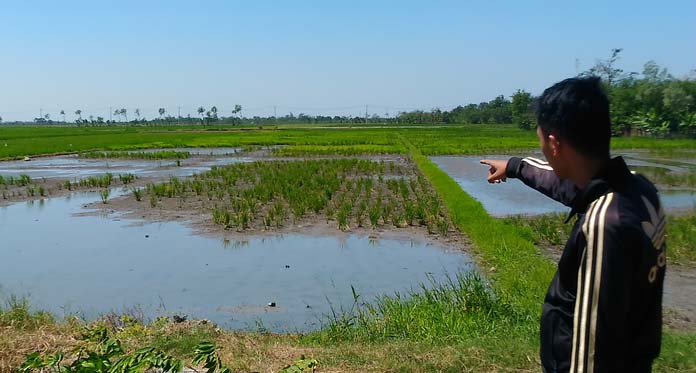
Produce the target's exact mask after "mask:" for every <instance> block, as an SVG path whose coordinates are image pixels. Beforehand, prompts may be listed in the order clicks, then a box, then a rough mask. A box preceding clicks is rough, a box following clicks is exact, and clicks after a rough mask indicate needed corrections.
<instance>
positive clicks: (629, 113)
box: [0, 48, 696, 137]
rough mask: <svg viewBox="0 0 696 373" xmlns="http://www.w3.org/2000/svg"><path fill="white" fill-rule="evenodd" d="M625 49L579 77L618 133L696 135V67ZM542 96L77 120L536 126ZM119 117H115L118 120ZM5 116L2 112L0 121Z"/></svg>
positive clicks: (120, 113) (122, 111)
mask: <svg viewBox="0 0 696 373" xmlns="http://www.w3.org/2000/svg"><path fill="white" fill-rule="evenodd" d="M621 52H622V49H620V48H619V49H613V50H612V51H611V55H610V57H609V58H608V59H606V60H599V61H597V62H596V64H595V65H594V66H592V67H591V68H590V69H588V70H586V71H584V72H582V73H580V74H579V76H599V77H600V78H601V79H602V84H603V85H604V88H605V90H606V92H607V94H608V96H609V98H610V100H611V119H612V126H613V132H614V135H647V136H654V137H667V136H688V137H695V136H696V70H694V71H693V72H692V74H691V76H688V77H683V78H677V77H674V76H673V75H672V74H670V73H669V72H668V71H667V69H666V68H661V67H660V66H659V65H658V64H657V63H655V62H654V61H648V62H647V63H645V65H644V66H643V71H642V72H640V73H637V72H625V71H624V70H623V69H621V68H619V67H618V66H617V63H618V61H619V58H620V54H621ZM536 100H537V97H536V96H534V95H532V94H531V93H529V92H527V91H524V90H517V91H516V92H514V93H513V94H512V95H510V96H509V98H508V97H506V96H505V95H499V96H497V97H495V98H493V99H492V100H490V101H485V102H481V103H478V104H474V103H471V104H468V105H464V106H461V105H460V106H457V107H455V108H453V109H452V110H449V111H447V110H440V109H437V108H436V109H432V110H430V111H425V110H414V111H407V112H400V113H398V114H397V115H396V116H379V115H376V114H373V115H371V116H367V115H365V116H362V115H355V116H352V115H348V116H345V115H344V116H339V115H334V116H331V115H308V114H304V113H299V114H298V115H295V114H293V113H289V114H287V115H284V116H280V117H276V116H253V117H243V116H242V114H241V112H242V106H241V105H234V109H233V110H232V111H231V113H232V115H231V116H228V117H223V116H220V115H219V114H220V111H219V110H218V108H217V107H216V106H211V107H210V108H206V107H203V106H200V107H198V108H197V110H196V113H197V114H198V115H197V116H195V117H192V116H191V115H187V116H185V117H182V116H179V115H177V116H172V115H170V114H168V113H167V111H166V110H165V108H159V110H158V114H159V116H158V117H156V118H151V119H146V118H144V117H143V116H141V112H140V109H137V108H136V109H134V110H133V112H132V115H130V117H129V111H128V110H127V109H126V108H118V109H115V110H114V111H113V113H111V114H112V119H111V120H104V118H103V117H101V116H97V117H94V116H92V115H90V116H88V117H86V118H83V116H82V110H80V109H78V110H75V112H74V114H75V117H74V120H73V123H76V124H78V125H111V124H115V123H129V124H133V125H158V124H167V125H168V124H186V125H194V124H201V125H209V124H212V123H215V124H231V125H236V124H249V125H264V124H303V123H327V124H330V123H349V124H359V123H383V124H516V125H517V126H518V127H520V128H522V129H533V128H534V127H535V123H536V119H535V115H534V107H535V102H536ZM60 115H61V117H62V119H63V121H62V123H68V121H67V118H66V112H65V111H64V110H61V111H60ZM113 118H116V119H113ZM1 121H2V118H1V117H0V122H1ZM34 123H39V124H43V123H46V124H52V123H61V122H55V121H54V120H52V119H51V117H50V114H45V115H43V116H42V117H39V118H35V119H34Z"/></svg>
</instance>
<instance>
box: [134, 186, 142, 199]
mask: <svg viewBox="0 0 696 373" xmlns="http://www.w3.org/2000/svg"><path fill="white" fill-rule="evenodd" d="M133 197H135V200H136V201H138V202H140V201H141V200H142V199H143V190H142V189H140V188H134V189H133Z"/></svg>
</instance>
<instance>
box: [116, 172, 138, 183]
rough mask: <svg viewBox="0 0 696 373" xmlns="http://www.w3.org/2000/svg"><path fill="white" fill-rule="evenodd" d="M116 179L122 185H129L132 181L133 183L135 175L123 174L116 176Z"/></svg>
mask: <svg viewBox="0 0 696 373" xmlns="http://www.w3.org/2000/svg"><path fill="white" fill-rule="evenodd" d="M118 179H119V180H120V181H121V183H122V184H124V185H126V184H130V183H132V182H133V181H135V175H133V174H125V175H121V174H119V175H118Z"/></svg>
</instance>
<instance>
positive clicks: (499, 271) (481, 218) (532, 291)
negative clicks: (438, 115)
mask: <svg viewBox="0 0 696 373" xmlns="http://www.w3.org/2000/svg"><path fill="white" fill-rule="evenodd" d="M411 158H412V159H413V161H414V162H415V163H416V165H418V167H419V168H420V170H421V172H422V173H423V174H424V175H425V177H426V178H428V179H429V180H430V182H431V183H432V184H433V186H434V188H435V190H436V191H437V192H438V194H439V195H440V197H442V199H443V201H444V203H445V205H446V206H447V209H448V210H449V213H450V215H451V217H452V221H453V222H454V224H455V225H457V227H459V229H460V230H461V231H462V232H464V233H466V235H467V236H468V237H469V238H470V239H471V241H472V243H473V245H474V248H475V250H476V251H477V252H478V253H479V254H481V257H482V260H483V261H482V263H485V264H486V265H487V266H488V268H483V269H484V270H487V271H488V272H489V276H490V278H491V279H492V280H493V281H494V285H495V286H496V288H497V289H499V290H500V291H501V292H502V293H503V294H505V295H507V296H509V297H510V299H511V300H512V301H513V303H514V304H516V305H518V306H519V307H520V308H521V309H522V310H524V311H525V312H526V313H527V314H528V315H530V317H537V315H538V314H539V310H540V305H541V304H542V301H543V297H544V294H545V292H546V288H547V286H548V283H549V281H550V280H551V277H552V276H553V273H554V268H553V265H552V264H551V263H550V262H549V261H548V260H546V259H545V258H544V257H542V256H541V254H540V252H539V250H538V249H537V248H536V247H535V245H534V243H533V242H531V241H529V240H528V239H525V238H524V235H522V234H520V231H519V230H517V229H515V228H512V227H510V226H509V225H507V224H505V223H504V222H502V221H500V220H498V219H495V218H493V217H491V216H490V215H489V214H488V212H486V210H485V209H484V208H483V206H482V205H481V203H480V202H478V201H477V200H475V199H474V198H473V197H471V196H469V195H468V194H467V193H466V192H464V190H462V188H461V187H460V186H459V184H457V182H456V181H454V179H452V178H451V177H450V176H449V175H447V173H445V172H444V171H442V170H441V169H440V168H439V167H437V165H435V164H434V163H433V162H431V161H430V159H428V158H427V157H425V156H424V155H422V154H421V153H420V151H418V150H417V149H416V148H414V147H411ZM482 172H483V170H482Z"/></svg>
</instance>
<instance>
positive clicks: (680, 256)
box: [501, 210, 696, 266]
mask: <svg viewBox="0 0 696 373" xmlns="http://www.w3.org/2000/svg"><path fill="white" fill-rule="evenodd" d="M565 218H566V215H565V214H544V215H539V216H533V217H527V216H513V217H508V218H503V219H501V221H502V222H503V223H504V224H506V225H507V226H508V227H510V229H517V230H518V232H519V234H520V236H522V237H526V238H527V239H529V240H531V241H532V242H534V243H535V244H536V245H549V244H550V245H554V246H559V245H563V244H565V240H566V239H567V238H568V236H569V235H570V231H571V229H572V227H573V226H572V222H570V223H568V224H564V223H563V222H564V221H565ZM667 218H668V221H667V260H668V262H669V263H674V264H683V265H690V266H694V265H696V210H692V211H690V212H688V213H685V214H680V215H675V216H672V215H668V217H667Z"/></svg>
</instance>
